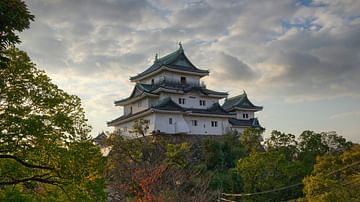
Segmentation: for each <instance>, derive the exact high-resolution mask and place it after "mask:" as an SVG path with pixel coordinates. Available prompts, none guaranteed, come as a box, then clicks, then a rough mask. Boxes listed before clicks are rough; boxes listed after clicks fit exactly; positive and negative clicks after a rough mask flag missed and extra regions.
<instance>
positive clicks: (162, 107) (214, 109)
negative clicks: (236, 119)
mask: <svg viewBox="0 0 360 202" xmlns="http://www.w3.org/2000/svg"><path fill="white" fill-rule="evenodd" d="M153 111H169V112H181V113H187V114H192V115H207V116H211V115H216V116H226V117H227V116H228V117H231V116H232V115H231V114H230V113H229V112H227V111H226V110H225V109H223V108H222V107H221V106H220V105H219V103H215V104H213V105H212V106H211V107H209V108H207V109H198V108H185V107H182V106H180V105H178V104H177V103H175V102H174V101H173V100H172V99H171V98H170V97H165V98H162V99H160V100H159V101H158V102H156V103H155V104H154V105H153V106H151V107H150V108H148V109H145V110H142V111H139V112H136V113H134V114H128V115H123V116H121V117H119V118H117V119H115V120H112V121H110V122H108V125H109V126H111V125H113V124H115V123H118V122H120V121H122V120H125V119H128V118H131V117H137V116H138V115H140V114H146V113H148V112H153Z"/></svg>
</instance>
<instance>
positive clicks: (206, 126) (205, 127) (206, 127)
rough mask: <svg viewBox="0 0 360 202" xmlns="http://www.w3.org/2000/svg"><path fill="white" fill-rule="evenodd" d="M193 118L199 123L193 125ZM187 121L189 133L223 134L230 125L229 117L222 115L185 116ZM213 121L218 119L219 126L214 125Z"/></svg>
mask: <svg viewBox="0 0 360 202" xmlns="http://www.w3.org/2000/svg"><path fill="white" fill-rule="evenodd" d="M192 120H197V122H198V125H197V126H193V125H192ZM185 121H186V122H187V123H188V125H189V128H190V132H189V134H195V135H223V134H225V133H226V131H228V130H229V127H230V125H229V121H228V118H221V117H200V116H185ZM211 121H217V124H218V125H217V127H212V126H211Z"/></svg>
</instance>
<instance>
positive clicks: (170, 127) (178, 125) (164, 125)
mask: <svg viewBox="0 0 360 202" xmlns="http://www.w3.org/2000/svg"><path fill="white" fill-rule="evenodd" d="M169 118H172V124H169ZM158 130H159V131H160V132H162V133H170V134H174V133H188V132H189V126H188V124H187V122H186V121H185V120H184V117H183V115H182V114H171V113H168V114H165V113H156V114H155V131H158Z"/></svg>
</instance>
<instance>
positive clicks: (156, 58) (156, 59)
mask: <svg viewBox="0 0 360 202" xmlns="http://www.w3.org/2000/svg"><path fill="white" fill-rule="evenodd" d="M157 61H158V54H157V53H156V54H155V60H154V63H157Z"/></svg>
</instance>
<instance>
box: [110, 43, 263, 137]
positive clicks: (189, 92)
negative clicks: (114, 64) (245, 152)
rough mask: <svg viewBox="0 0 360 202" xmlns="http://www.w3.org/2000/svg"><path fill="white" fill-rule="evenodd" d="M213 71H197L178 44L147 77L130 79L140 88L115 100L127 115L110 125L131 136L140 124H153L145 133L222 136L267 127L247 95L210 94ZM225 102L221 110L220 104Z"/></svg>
mask: <svg viewBox="0 0 360 202" xmlns="http://www.w3.org/2000/svg"><path fill="white" fill-rule="evenodd" d="M208 75H209V71H208V70H203V69H199V68H197V67H195V65H193V64H192V63H191V62H190V60H189V59H188V58H187V57H186V55H185V52H184V49H183V47H182V45H181V43H179V48H178V50H176V51H174V52H172V53H170V54H168V55H166V56H164V57H161V58H158V57H157V55H156V57H155V61H154V64H153V65H151V66H150V67H149V68H148V69H146V70H145V71H144V72H142V73H140V74H138V75H136V76H133V77H130V81H131V82H134V83H135V87H134V89H133V91H132V93H131V95H130V96H129V97H127V98H125V99H121V100H118V101H115V106H122V107H123V108H124V113H123V115H122V116H120V117H119V118H116V119H114V120H112V121H110V122H108V123H107V124H108V126H110V127H114V128H115V131H116V132H119V133H121V134H122V135H125V136H131V135H132V128H133V125H134V122H135V121H136V120H139V119H142V120H145V122H147V124H148V128H147V131H146V134H148V135H150V134H189V135H223V134H225V133H226V132H228V131H231V130H236V131H238V132H239V133H241V132H243V130H244V129H245V128H249V127H254V128H262V127H261V126H260V124H259V121H258V119H257V118H256V117H255V112H257V111H261V110H262V109H263V107H261V106H256V105H254V104H253V103H252V102H251V101H250V100H249V98H248V96H247V94H246V92H245V91H244V93H243V94H241V95H238V96H235V97H232V98H227V97H228V93H227V92H218V91H214V90H210V89H207V88H206V86H205V85H204V84H203V83H202V82H200V80H201V78H203V77H205V76H208ZM222 99H225V100H224V103H223V104H222V105H220V104H219V101H220V100H222Z"/></svg>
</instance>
